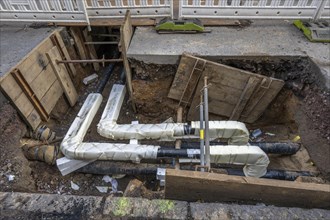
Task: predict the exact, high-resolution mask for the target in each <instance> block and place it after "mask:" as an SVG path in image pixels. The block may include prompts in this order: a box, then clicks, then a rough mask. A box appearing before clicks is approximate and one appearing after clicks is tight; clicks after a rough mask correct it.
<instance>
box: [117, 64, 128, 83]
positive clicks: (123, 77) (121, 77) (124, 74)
mask: <svg viewBox="0 0 330 220" xmlns="http://www.w3.org/2000/svg"><path fill="white" fill-rule="evenodd" d="M125 82H126V72H125V69H124V68H123V70H122V71H121V73H120V78H119V80H118V82H117V84H122V85H124V84H125Z"/></svg>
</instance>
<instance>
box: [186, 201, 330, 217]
mask: <svg viewBox="0 0 330 220" xmlns="http://www.w3.org/2000/svg"><path fill="white" fill-rule="evenodd" d="M190 211H191V217H192V218H193V219H210V220H211V219H231V220H236V219H237V220H238V219H251V220H257V219H260V220H261V219H274V220H281V219H283V220H284V219H330V210H323V209H302V208H286V207H275V206H266V205H262V204H261V205H236V204H222V203H190Z"/></svg>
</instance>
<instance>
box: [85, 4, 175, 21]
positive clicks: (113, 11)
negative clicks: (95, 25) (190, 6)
mask: <svg viewBox="0 0 330 220" xmlns="http://www.w3.org/2000/svg"><path fill="white" fill-rule="evenodd" d="M86 3H87V12H88V15H89V18H90V19H95V18H96V19H97V18H122V17H124V16H125V14H126V11H127V10H130V12H131V16H132V17H140V18H145V17H147V18H155V17H171V16H172V1H171V0H87V2H86Z"/></svg>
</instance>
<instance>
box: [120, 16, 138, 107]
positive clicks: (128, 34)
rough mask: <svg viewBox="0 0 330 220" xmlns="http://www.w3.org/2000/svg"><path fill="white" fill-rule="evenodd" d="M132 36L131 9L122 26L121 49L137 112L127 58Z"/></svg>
mask: <svg viewBox="0 0 330 220" xmlns="http://www.w3.org/2000/svg"><path fill="white" fill-rule="evenodd" d="M132 37H133V26H132V23H131V14H130V11H129V10H127V12H126V15H125V20H124V24H123V25H122V26H121V27H120V51H121V54H122V58H123V64H124V69H125V74H126V86H127V90H128V94H129V97H130V100H131V103H132V108H133V110H134V111H135V112H136V106H135V102H134V99H133V87H132V70H131V67H130V65H129V61H128V59H127V50H128V47H129V45H130V43H131V39H132Z"/></svg>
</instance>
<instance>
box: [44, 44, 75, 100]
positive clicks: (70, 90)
mask: <svg viewBox="0 0 330 220" xmlns="http://www.w3.org/2000/svg"><path fill="white" fill-rule="evenodd" d="M46 56H47V57H48V59H49V62H50V65H51V66H52V68H53V71H54V72H55V75H56V76H57V79H58V80H59V82H60V84H61V86H62V88H63V90H64V93H65V95H66V97H67V98H68V101H69V103H70V105H71V106H74V105H75V104H76V102H77V99H78V94H77V91H76V88H75V87H74V85H73V83H72V80H71V78H70V76H69V73H68V72H67V69H66V68H65V65H64V64H58V63H56V60H61V56H60V53H59V51H58V49H57V48H56V47H53V48H52V49H51V50H50V51H48V52H47V53H46Z"/></svg>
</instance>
